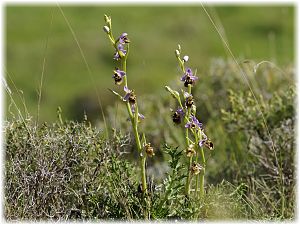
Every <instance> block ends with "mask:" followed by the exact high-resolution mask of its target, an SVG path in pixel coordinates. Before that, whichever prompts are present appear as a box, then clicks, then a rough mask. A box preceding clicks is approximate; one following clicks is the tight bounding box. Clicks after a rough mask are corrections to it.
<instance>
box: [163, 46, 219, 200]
mask: <svg viewBox="0 0 300 225" xmlns="http://www.w3.org/2000/svg"><path fill="white" fill-rule="evenodd" d="M175 55H176V58H177V60H178V63H179V67H180V69H181V71H182V73H183V75H182V77H181V79H180V80H181V81H182V82H183V86H184V87H185V90H181V91H182V97H183V99H184V104H183V103H182V101H181V96H180V94H179V92H177V91H175V90H173V89H171V88H170V87H168V86H166V89H167V91H169V92H170V93H171V95H172V96H173V97H174V98H175V99H176V100H177V102H178V104H179V106H178V108H177V109H176V111H174V110H172V111H173V114H172V120H173V122H174V123H175V125H176V126H180V125H182V124H184V126H183V125H182V127H183V128H184V129H185V142H186V143H185V144H186V157H187V158H188V166H187V178H186V185H185V194H186V196H190V192H191V186H192V179H193V178H194V177H195V179H196V180H195V182H194V183H195V187H194V188H193V190H195V196H198V197H199V198H202V197H203V196H204V194H205V191H204V176H205V168H206V163H207V159H206V154H205V150H204V147H206V148H208V149H209V150H213V149H214V146H213V143H212V142H211V141H210V139H209V138H208V137H207V135H206V134H205V132H204V127H203V124H202V123H201V122H199V120H198V119H197V117H196V104H195V102H194V97H193V95H192V87H193V86H194V85H195V84H196V81H197V80H198V77H197V76H196V73H193V71H192V69H191V68H186V67H185V64H186V62H188V60H189V57H188V56H187V55H185V56H183V57H181V47H180V45H178V49H176V50H175ZM209 154H210V152H209Z"/></svg>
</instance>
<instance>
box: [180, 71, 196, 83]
mask: <svg viewBox="0 0 300 225" xmlns="http://www.w3.org/2000/svg"><path fill="white" fill-rule="evenodd" d="M180 80H181V81H183V82H184V86H185V87H188V85H189V84H191V85H193V84H194V83H195V82H196V80H198V77H196V76H194V75H193V71H192V69H191V68H187V69H186V72H185V74H184V75H183V76H182V77H181V79H180Z"/></svg>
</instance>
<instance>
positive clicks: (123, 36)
mask: <svg viewBox="0 0 300 225" xmlns="http://www.w3.org/2000/svg"><path fill="white" fill-rule="evenodd" d="M127 35H128V34H127V33H123V34H121V36H120V37H119V42H120V44H122V45H124V44H126V43H129V42H130V41H129V39H128V37H127Z"/></svg>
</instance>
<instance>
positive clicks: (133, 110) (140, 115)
mask: <svg viewBox="0 0 300 225" xmlns="http://www.w3.org/2000/svg"><path fill="white" fill-rule="evenodd" d="M131 112H132V113H133V114H135V105H132V106H131ZM138 117H139V118H140V119H142V120H143V119H145V116H144V115H143V114H141V113H138Z"/></svg>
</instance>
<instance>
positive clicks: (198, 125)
mask: <svg viewBox="0 0 300 225" xmlns="http://www.w3.org/2000/svg"><path fill="white" fill-rule="evenodd" d="M184 127H185V128H189V129H200V130H201V129H202V123H200V122H199V120H198V119H197V118H196V117H195V116H191V121H190V122H188V123H187V124H185V126H184Z"/></svg>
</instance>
